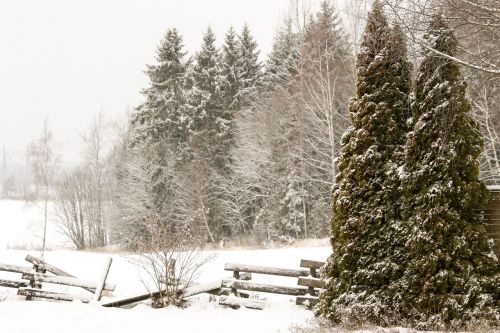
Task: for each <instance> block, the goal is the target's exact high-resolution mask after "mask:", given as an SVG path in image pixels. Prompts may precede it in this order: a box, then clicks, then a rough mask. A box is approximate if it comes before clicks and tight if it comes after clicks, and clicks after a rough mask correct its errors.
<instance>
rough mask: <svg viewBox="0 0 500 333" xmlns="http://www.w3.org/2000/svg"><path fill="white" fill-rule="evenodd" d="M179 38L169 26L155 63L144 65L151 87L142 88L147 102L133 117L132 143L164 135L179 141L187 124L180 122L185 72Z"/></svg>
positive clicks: (160, 137) (152, 139)
mask: <svg viewBox="0 0 500 333" xmlns="http://www.w3.org/2000/svg"><path fill="white" fill-rule="evenodd" d="M183 47H184V46H183V42H182V37H181V36H180V34H179V33H178V32H177V30H176V29H175V28H174V29H169V30H168V31H167V33H166V34H165V36H164V38H163V40H162V41H161V43H160V46H159V47H158V50H157V56H156V60H157V64H155V65H150V66H148V68H147V71H146V73H147V75H148V77H149V80H150V86H149V87H148V88H146V89H144V90H143V91H142V93H143V94H144V96H145V98H146V101H145V102H144V103H143V104H141V105H140V106H139V107H138V108H137V109H136V111H135V113H134V114H133V116H132V124H133V128H134V135H133V137H132V140H133V143H134V144H137V143H140V142H148V141H149V142H158V141H159V140H161V139H164V138H167V137H168V138H170V139H175V140H182V138H181V137H182V136H184V135H185V127H186V125H187V124H185V123H184V122H183V115H182V113H183V111H184V109H183V105H184V91H183V81H184V74H185V71H186V65H185V62H184V59H183V58H184V56H185V55H186V53H185V52H184V51H183Z"/></svg>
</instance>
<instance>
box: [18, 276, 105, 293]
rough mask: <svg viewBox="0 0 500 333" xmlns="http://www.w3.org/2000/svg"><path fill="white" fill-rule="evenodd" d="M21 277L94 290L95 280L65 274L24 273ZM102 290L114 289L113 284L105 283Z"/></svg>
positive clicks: (95, 286)
mask: <svg viewBox="0 0 500 333" xmlns="http://www.w3.org/2000/svg"><path fill="white" fill-rule="evenodd" d="M23 279H25V280H36V281H40V282H46V283H53V284H61V285H65V286H71V287H79V288H84V289H86V290H93V291H94V290H96V288H97V282H94V281H88V280H82V279H78V278H72V277H67V276H54V275H46V274H41V273H24V274H23ZM104 290H107V291H113V290H115V285H114V284H111V283H106V285H105V288H104Z"/></svg>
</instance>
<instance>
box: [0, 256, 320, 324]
mask: <svg viewBox="0 0 500 333" xmlns="http://www.w3.org/2000/svg"><path fill="white" fill-rule="evenodd" d="M28 253H30V254H34V255H38V253H36V251H35V252H33V251H19V250H0V263H5V264H17V265H27V263H26V264H24V258H25V257H26V255H27V254H28ZM213 253H215V254H216V255H217V256H216V258H215V259H214V260H213V261H212V262H211V263H210V264H209V265H208V266H206V268H205V269H204V271H203V273H202V274H201V276H200V278H199V280H198V281H199V282H209V281H213V280H216V279H221V278H227V277H228V276H230V272H225V271H224V269H223V268H224V263H226V262H236V263H245V264H258V265H268V266H276V267H285V268H298V267H299V262H300V259H301V258H307V259H312V260H324V259H325V258H326V257H327V256H328V253H329V249H328V248H327V247H307V248H287V249H271V250H234V251H233V250H223V251H216V252H213ZM107 256H109V254H106V253H91V252H76V251H68V250H65V251H49V252H47V253H46V254H45V258H46V260H47V261H48V262H50V263H52V264H54V265H57V266H59V267H60V268H62V269H64V270H66V271H68V272H70V273H72V274H74V275H76V276H78V277H80V278H82V279H87V280H96V279H97V278H98V277H99V276H100V275H101V271H102V267H103V265H104V262H105V258H106V257H107ZM112 257H113V264H112V266H111V270H110V273H109V276H108V281H109V282H112V283H115V284H116V289H115V291H114V292H113V297H117V296H127V295H133V294H135V293H137V292H142V291H144V290H145V289H144V286H143V285H142V283H141V279H142V278H145V277H144V276H142V274H141V272H140V270H139V269H138V268H137V267H136V266H135V265H133V264H132V263H130V262H129V261H128V260H127V257H126V256H124V255H119V254H113V255H112ZM0 278H8V279H17V280H18V279H19V278H20V274H18V273H6V272H1V273H0ZM252 280H253V281H255V282H262V283H269V284H279V285H289V286H296V283H297V279H294V278H285V277H274V276H266V275H257V274H254V275H253V279H252ZM45 286H47V289H52V290H61V287H59V286H53V287H50V285H44V288H45ZM0 290H1V291H2V295H0V297H2V299H4V300H3V301H2V302H0V328H1V331H2V332H39V333H42V332H72V333H77V332H82V333H83V332H85V333H87V332H120V333H124V332H134V333H136V332H142V331H170V332H235V331H236V332H287V331H288V330H289V328H290V326H291V325H294V324H303V323H305V322H306V321H307V320H309V319H311V318H312V317H313V315H312V313H311V312H310V311H308V310H306V309H305V308H304V307H302V306H297V305H295V298H294V297H292V296H282V295H271V294H263V293H258V294H257V293H254V294H252V295H253V296H252V297H259V298H260V299H265V301H266V306H265V308H264V310H262V311H260V310H250V309H245V308H241V309H239V310H232V309H229V308H224V307H222V306H220V305H218V303H217V302H210V301H209V296H208V295H206V294H201V295H197V296H193V297H191V298H189V306H188V307H186V308H184V309H180V308H176V307H168V308H165V309H152V308H150V307H149V306H147V305H145V304H144V305H138V306H136V307H134V308H132V309H115V308H103V307H101V306H99V305H97V304H90V305H86V304H81V303H76V302H72V303H55V302H47V301H35V302H26V301H23V300H22V299H21V298H18V297H17V296H15V290H7V289H1V288H0ZM65 291H67V292H70V293H85V291H83V290H81V291H80V290H78V289H74V290H69V288H67V290H65ZM106 299H111V298H110V297H106Z"/></svg>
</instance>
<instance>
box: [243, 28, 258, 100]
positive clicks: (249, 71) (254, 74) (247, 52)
mask: <svg viewBox="0 0 500 333" xmlns="http://www.w3.org/2000/svg"><path fill="white" fill-rule="evenodd" d="M261 69H262V64H261V62H260V61H259V50H258V49H257V42H256V41H255V39H254V38H253V37H252V34H251V33H250V28H249V27H248V25H247V24H245V25H244V26H243V30H242V31H241V33H240V35H239V59H238V71H239V76H240V77H239V80H240V84H241V86H240V88H239V91H238V100H239V101H240V102H239V103H240V104H241V105H247V104H248V103H249V102H250V101H251V100H252V98H255V94H256V93H257V91H258V88H259V86H260V85H261V84H262V82H261V81H262V72H261Z"/></svg>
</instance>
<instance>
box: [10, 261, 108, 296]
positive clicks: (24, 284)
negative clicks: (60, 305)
mask: <svg viewBox="0 0 500 333" xmlns="http://www.w3.org/2000/svg"><path fill="white" fill-rule="evenodd" d="M26 261H28V262H29V263H31V264H33V266H32V267H29V266H17V265H8V264H0V271H4V272H10V273H19V274H22V275H21V280H8V279H0V287H6V288H16V289H17V294H18V295H21V296H25V297H26V299H27V300H31V299H32V298H34V297H36V298H46V299H51V300H57V301H74V300H79V301H81V302H83V303H89V302H91V301H99V300H100V298H101V294H102V292H103V291H104V290H106V291H113V290H114V289H115V285H114V284H110V283H106V278H107V276H108V272H109V268H110V266H111V262H112V260H111V258H107V259H106V264H105V267H104V270H103V273H102V275H101V278H100V279H99V280H98V281H87V280H82V279H78V278H76V277H75V276H74V275H71V274H69V273H67V272H65V271H63V270H61V269H60V268H58V267H56V266H54V265H51V264H49V263H47V262H45V261H43V260H42V259H40V258H36V257H33V256H30V255H28V256H27V257H26ZM47 273H50V274H47ZM42 283H45V284H51V285H64V286H68V287H78V288H83V289H85V290H86V291H88V292H90V293H92V294H93V295H71V294H67V293H62V292H59V291H57V290H56V291H51V290H42Z"/></svg>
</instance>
